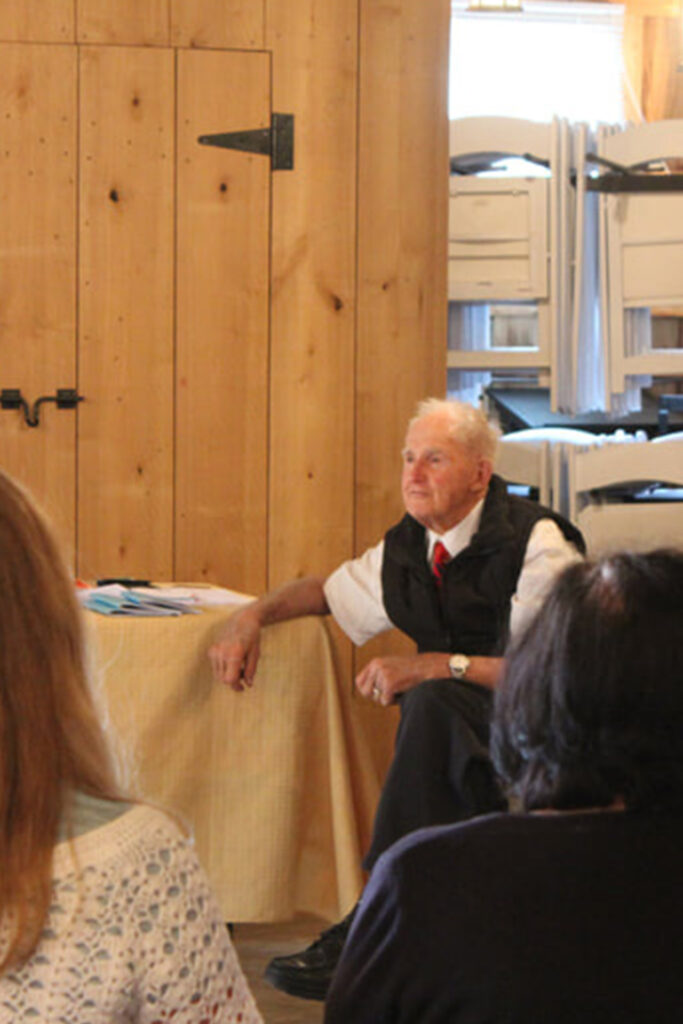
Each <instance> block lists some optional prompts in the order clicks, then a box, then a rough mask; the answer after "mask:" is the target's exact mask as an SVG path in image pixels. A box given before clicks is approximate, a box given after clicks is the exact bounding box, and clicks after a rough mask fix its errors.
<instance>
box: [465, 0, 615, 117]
mask: <svg viewBox="0 0 683 1024" xmlns="http://www.w3.org/2000/svg"><path fill="white" fill-rule="evenodd" d="M522 2H523V11H522V12H521V13H511V12H509V11H506V12H504V13H499V12H494V11H486V12H481V11H478V12H469V11H468V10H467V9H466V6H467V5H466V3H465V2H464V0H454V2H453V6H452V12H453V14H452V23H451V59H450V78H449V117H450V118H451V119H453V118H457V117H471V116H481V115H487V114H491V115H496V116H499V117H524V118H528V119H529V120H532V121H550V120H552V118H553V116H555V115H557V116H558V117H566V118H568V119H569V120H570V121H586V122H588V123H593V124H595V123H596V122H598V121H601V122H605V123H608V124H613V123H617V122H621V121H623V120H624V97H623V88H624V74H623V57H622V33H623V21H624V8H623V7H622V6H621V5H619V4H613V3H561V2H557V3H555V2H549V3H542V2H538V0H522Z"/></svg>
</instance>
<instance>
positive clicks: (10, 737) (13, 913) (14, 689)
mask: <svg viewBox="0 0 683 1024" xmlns="http://www.w3.org/2000/svg"><path fill="white" fill-rule="evenodd" d="M76 790H81V791H83V792H85V793H89V794H90V795H92V796H99V797H105V798H109V799H113V800H117V799H122V796H121V794H120V792H119V790H118V786H117V784H116V781H115V772H114V767H113V764H112V760H111V756H110V753H109V750H108V747H107V743H106V740H105V737H104V734H103V731H102V728H101V726H100V723H99V720H98V717H97V713H96V710H95V706H94V703H93V699H92V697H91V694H90V689H89V685H88V680H87V678H86V669H85V660H84V650H83V629H82V622H81V613H80V609H79V607H78V604H77V601H76V598H75V592H74V584H73V581H72V579H71V577H70V574H69V572H68V570H67V568H66V565H65V564H64V562H63V561H62V557H61V554H60V552H59V548H58V546H57V544H56V542H55V540H54V538H53V536H52V532H51V530H50V528H49V527H48V526H47V524H46V522H45V521H44V519H43V517H42V515H41V514H40V513H39V512H38V510H37V508H36V506H35V504H34V503H33V501H32V500H31V498H30V497H29V496H28V495H27V494H26V493H25V492H24V491H23V490H22V488H20V487H19V486H18V485H17V484H15V483H14V482H13V481H12V480H10V479H9V477H7V476H6V475H5V474H4V473H2V472H0V864H1V865H2V870H1V871H0V915H1V917H2V921H3V925H6V926H7V927H6V928H3V939H4V940H5V941H4V942H3V948H2V950H0V972H2V971H4V970H5V969H7V968H8V967H9V966H17V965H19V964H21V963H23V961H25V960H26V959H27V957H28V956H30V954H31V953H32V952H33V950H34V949H35V947H36V945H37V943H38V940H39V938H40V933H41V930H42V928H43V926H44V923H45V919H46V916H47V912H48V908H49V904H50V895H51V874H52V872H51V868H52V851H53V848H54V846H55V843H56V842H57V835H58V829H59V826H60V822H61V820H62V818H63V816H64V815H65V812H66V810H67V808H68V806H69V801H70V797H71V795H72V794H73V792H75V791H76Z"/></svg>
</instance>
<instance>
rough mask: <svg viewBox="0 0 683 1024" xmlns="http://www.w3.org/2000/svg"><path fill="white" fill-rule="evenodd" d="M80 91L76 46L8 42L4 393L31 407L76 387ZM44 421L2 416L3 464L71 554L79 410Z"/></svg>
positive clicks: (1, 85) (2, 235)
mask: <svg viewBox="0 0 683 1024" xmlns="http://www.w3.org/2000/svg"><path fill="white" fill-rule="evenodd" d="M76 90H77V66H76V57H75V50H74V48H73V47H70V46H62V45H59V44H57V45H47V46H41V45H26V44H0V123H2V126H3V136H2V145H1V146H0V388H19V389H20V390H21V392H22V395H23V396H24V398H25V399H26V400H27V402H28V403H29V405H30V406H31V407H33V405H34V403H35V401H36V399H37V398H39V397H41V396H44V395H54V394H55V391H56V389H57V388H72V387H74V386H75V385H76V348H75V324H76V285H75V266H76V232H75V210H76V167H77V154H76V130H77V125H76V116H75V115H76ZM39 417H40V424H39V426H38V427H29V426H28V425H27V424H26V422H25V420H24V417H23V415H22V414H21V413H20V411H19V410H11V411H10V410H0V466H1V467H2V468H3V469H4V470H6V471H7V472H9V473H10V474H12V475H13V476H15V477H16V478H17V479H19V480H21V481H22V482H23V483H24V484H25V485H26V486H28V487H29V488H30V489H31V491H32V492H33V493H34V495H35V496H36V497H37V498H38V499H39V500H40V501H41V502H42V503H43V504H44V506H45V508H46V511H47V512H48V514H49V515H50V516H51V518H52V519H53V521H54V523H55V525H56V527H57V529H58V531H59V533H60V535H61V539H62V541H63V543H64V544H65V545H66V547H67V550H68V552H69V553H70V554H73V550H74V543H75V534H74V521H75V441H76V413H75V412H74V411H73V410H58V409H57V408H56V406H55V405H54V404H44V405H42V406H41V407H40V412H39Z"/></svg>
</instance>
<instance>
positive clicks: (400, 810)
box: [363, 679, 507, 871]
mask: <svg viewBox="0 0 683 1024" xmlns="http://www.w3.org/2000/svg"><path fill="white" fill-rule="evenodd" d="M492 703H493V693H492V691H491V690H488V689H487V688H485V687H483V686H477V685H476V684H474V683H467V682H461V681H457V680H454V679H429V680H426V681H425V682H424V683H420V684H419V685H418V686H415V687H414V688H413V689H412V690H408V691H407V692H406V693H404V694H402V696H401V698H400V705H401V720H400V723H399V727H398V731H397V733H396V747H395V750H394V758H393V761H392V763H391V767H390V768H389V772H388V774H387V777H386V780H385V783H384V788H383V789H382V794H381V796H380V800H379V805H378V808H377V814H376V816H375V823H374V829H373V836H372V842H371V844H370V849H369V851H368V853H367V854H366V856H365V859H364V861H363V867H364V868H366V870H368V871H369V870H370V868H371V867H372V866H373V864H374V863H375V861H376V860H377V858H378V857H379V855H380V854H381V853H383V852H384V850H386V849H387V848H388V847H389V846H391V844H392V843H394V842H396V840H397V839H400V838H401V836H404V835H406V834H407V833H408V832H414V831H415V829H418V828H424V827H425V826H427V825H445V824H449V823H452V822H455V821H462V820H464V819H465V818H472V817H474V816H475V815H477V814H487V813H489V812H491V811H500V810H504V809H505V808H506V806H507V804H506V801H505V798H504V796H503V793H502V791H501V789H500V786H499V784H498V782H497V779H496V775H495V771H494V769H493V765H492V764H491V762H490V760H489V756H488V739H489V722H490V719H491V708H492Z"/></svg>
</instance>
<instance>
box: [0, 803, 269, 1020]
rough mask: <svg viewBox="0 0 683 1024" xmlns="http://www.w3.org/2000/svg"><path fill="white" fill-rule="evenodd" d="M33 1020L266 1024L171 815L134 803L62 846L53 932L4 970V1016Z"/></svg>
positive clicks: (0, 1009) (0, 980)
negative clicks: (24, 959) (22, 960)
mask: <svg viewBox="0 0 683 1024" xmlns="http://www.w3.org/2000/svg"><path fill="white" fill-rule="evenodd" d="M100 803H101V802H100ZM109 806H110V807H112V806H113V807H116V806H117V805H111V804H110V805H109ZM91 817H92V816H91ZM77 831H78V829H77ZM0 934H1V929H0ZM23 1021H30V1022H32V1024H119V1022H121V1024H123V1022H126V1024H132V1022H135V1024H162V1022H166V1021H173V1024H208V1022H214V1021H220V1022H226V1024H227V1022H230V1024H232V1022H242V1024H263V1022H262V1018H261V1016H260V1014H259V1012H258V1010H257V1008H256V1005H255V1003H254V1000H253V997H252V995H251V993H250V991H249V989H248V986H247V983H246V980H245V978H244V975H243V974H242V971H241V968H240V966H239V963H238V961H237V957H236V954H235V951H234V949H233V947H232V943H231V942H230V937H229V935H228V932H227V929H226V927H225V925H224V923H223V922H222V920H221V916H220V913H219V911H218V908H217V906H216V904H215V901H214V898H213V896H212V894H211V892H210V889H209V885H208V882H207V879H206V876H205V875H204V872H203V870H202V868H201V867H200V865H199V862H198V860H197V857H196V855H195V853H194V851H193V849H192V846H191V843H190V842H189V841H188V840H187V839H186V838H185V837H184V836H183V835H182V833H181V832H180V830H179V829H178V828H177V827H176V825H175V824H174V823H173V822H172V821H171V820H170V819H169V818H168V817H167V816H166V815H165V814H163V813H161V812H160V811H158V810H155V809H154V808H151V807H148V806H145V805H139V806H134V807H132V808H125V810H124V812H123V813H120V811H119V812H117V816H116V817H115V818H114V819H113V820H108V821H106V823H105V824H102V825H100V826H99V827H95V828H91V829H90V830H89V831H87V832H85V833H84V834H80V835H77V837H76V838H75V839H74V840H73V841H71V842H61V843H59V845H58V846H57V847H56V848H55V856H54V888H53V899H52V905H51V907H50V912H49V917H48V920H47V923H46V927H45V930H44V932H43V936H42V939H41V941H40V943H39V944H38V947H37V948H36V950H35V952H34V954H33V956H32V957H31V958H30V959H29V960H28V961H27V963H26V964H25V965H24V966H23V967H21V968H20V969H18V970H9V971H7V972H5V973H4V974H3V975H2V976H0V1022H2V1024H9V1022H11V1024H20V1022H23Z"/></svg>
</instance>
